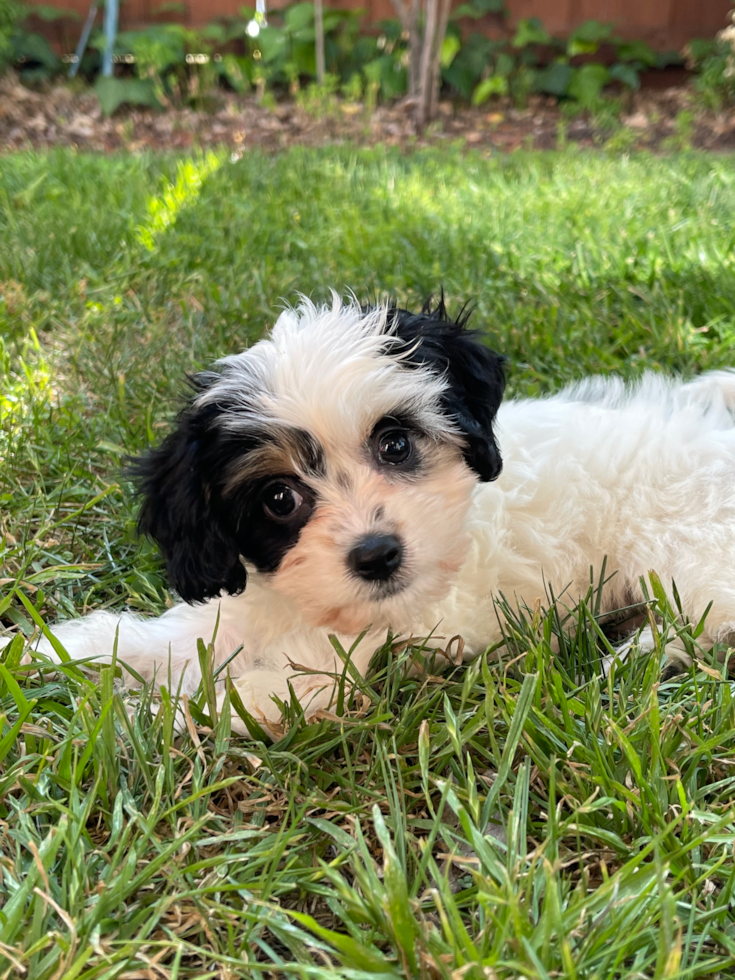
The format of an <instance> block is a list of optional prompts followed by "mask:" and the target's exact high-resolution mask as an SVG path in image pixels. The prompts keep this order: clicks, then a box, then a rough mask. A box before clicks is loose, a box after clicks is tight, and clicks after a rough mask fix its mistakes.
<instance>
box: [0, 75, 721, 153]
mask: <svg viewBox="0 0 735 980" xmlns="http://www.w3.org/2000/svg"><path fill="white" fill-rule="evenodd" d="M439 108H440V112H439V117H438V119H437V120H436V121H435V122H434V123H433V124H431V125H430V126H429V127H428V128H427V129H426V130H425V131H424V132H423V133H421V134H418V133H417V131H416V127H415V124H414V120H413V114H412V107H411V105H410V103H408V102H407V100H404V101H403V102H399V103H397V104H395V105H392V106H379V107H377V108H376V109H375V110H374V111H369V110H368V109H367V108H366V107H365V106H364V105H363V104H361V103H356V102H345V101H338V100H336V99H334V98H333V97H330V98H326V99H323V100H321V101H318V100H312V104H311V105H309V104H308V100H306V99H303V98H302V99H300V100H298V101H288V102H281V103H277V104H269V105H262V104H260V103H259V102H258V100H257V99H256V98H255V97H254V96H252V95H247V96H237V95H234V94H229V95H227V96H221V97H220V98H219V100H218V103H217V104H215V105H214V106H213V107H212V108H211V109H210V110H209V111H206V112H205V111H199V112H197V111H194V110H192V109H189V108H186V109H168V110H166V111H164V112H158V111H154V110H141V109H134V110H133V109H131V110H126V109H121V110H119V111H118V112H117V113H116V114H115V115H113V116H112V117H110V118H105V117H104V116H103V114H102V111H101V108H100V105H99V102H98V100H97V97H96V95H95V94H94V93H93V92H92V91H90V90H85V91H82V92H74V91H73V90H72V89H71V88H69V87H67V86H66V85H58V86H56V87H52V88H49V89H48V91H46V92H35V91H32V90H31V89H28V88H26V87H25V86H23V85H21V84H20V83H19V82H18V81H17V79H15V78H14V77H13V76H12V75H11V76H7V77H6V78H4V79H3V80H1V81H0V149H2V150H6V151H7V150H19V149H23V148H26V149H28V148H35V149H40V148H46V147H52V146H76V147H78V148H79V149H84V150H94V151H102V152H109V151H113V150H130V151H133V152H135V151H139V150H143V149H189V148H196V147H205V146H214V145H225V146H229V147H231V148H232V150H233V151H241V150H245V149H248V148H250V147H261V148H264V149H267V150H279V149H284V148H286V147H288V146H292V145H303V146H320V145H324V144H329V143H351V144H355V145H373V144H378V143H384V144H387V145H391V146H396V145H397V146H401V147H410V146H416V145H419V146H423V145H433V144H438V143H442V142H445V141H447V140H463V141H465V142H466V143H467V144H468V145H469V146H478V147H486V148H489V149H497V150H508V151H510V150H515V149H518V148H520V147H524V148H536V149H550V148H554V147H557V146H559V145H560V144H563V143H565V142H571V143H576V144H579V145H581V146H607V147H608V148H610V149H617V150H626V149H633V148H636V147H639V148H643V147H645V148H649V149H653V150H663V151H666V150H672V149H686V148H689V147H698V148H702V149H707V150H729V149H731V148H734V147H735V110H732V109H731V110H727V111H722V112H718V113H716V112H713V111H707V110H704V109H702V108H701V107H700V106H699V105H698V104H697V102H696V99H695V94H694V92H693V91H692V90H691V88H690V87H688V86H675V87H670V88H666V89H662V90H656V89H643V90H641V91H639V92H637V93H635V94H632V95H627V96H626V98H625V99H624V100H617V99H610V100H607V101H603V102H601V103H600V107H599V108H598V109H597V111H595V112H590V111H581V112H577V113H576V114H574V115H572V114H571V113H570V112H569V111H568V110H567V109H565V104H564V103H561V104H560V103H558V102H557V100H556V99H555V98H553V97H547V96H541V95H535V96H531V97H530V98H529V101H528V105H527V107H526V108H525V109H519V108H516V107H514V106H513V104H512V103H511V102H510V100H509V99H498V100H496V101H494V102H493V103H486V104H485V105H483V106H481V107H479V108H473V107H470V106H467V105H465V104H461V103H453V102H450V101H445V102H442V103H441V104H440V107H439Z"/></svg>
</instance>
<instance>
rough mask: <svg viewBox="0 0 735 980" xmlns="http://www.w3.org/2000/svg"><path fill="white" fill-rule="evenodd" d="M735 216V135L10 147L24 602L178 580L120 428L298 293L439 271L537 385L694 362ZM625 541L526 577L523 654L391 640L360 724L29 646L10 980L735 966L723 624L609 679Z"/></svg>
mask: <svg viewBox="0 0 735 980" xmlns="http://www.w3.org/2000/svg"><path fill="white" fill-rule="evenodd" d="M733 229H735V160H733V159H731V158H729V157H719V158H718V157H707V156H703V155H701V156H700V155H696V154H685V155H681V156H673V157H658V158H657V157H654V156H651V155H648V154H640V155H632V156H630V157H629V156H623V157H614V156H606V155H604V154H600V153H598V154H590V155H585V154H582V153H575V152H572V151H568V152H565V153H562V154H549V155H545V154H534V155H522V154H514V155H512V156H509V157H483V156H479V155H477V156H473V155H471V154H470V155H466V154H465V153H464V152H462V151H461V150H459V149H457V148H454V147H450V148H447V149H445V150H436V149H435V150H431V151H426V152H421V153H417V154H415V155H412V156H401V155H399V154H398V153H395V154H394V153H385V152H382V151H379V150H375V151H359V152H354V151H350V150H349V149H346V148H340V149H330V150H328V151H327V150H324V151H306V150H294V151H292V152H290V153H287V154H283V155H280V156H266V155H247V154H246V155H244V156H242V157H241V158H239V159H235V158H230V157H229V156H228V155H227V154H224V153H222V154H214V153H213V154H210V155H209V156H199V157H190V158H181V157H179V158H176V157H173V156H171V157H166V156H152V155H151V156H143V155H141V156H123V155H121V156H108V157H104V156H92V155H81V154H76V153H74V152H69V151H58V152H53V153H50V154H47V155H41V154H37V155H33V154H19V155H13V156H4V157H0V373H1V374H2V381H1V382H0V421H1V426H0V563H1V564H2V573H1V574H2V578H1V579H0V588H1V590H2V592H1V594H2V598H1V599H0V612H1V613H2V618H3V621H4V623H5V625H7V626H11V625H13V624H14V625H15V626H17V627H19V628H20V630H21V631H22V632H23V633H24V634H25V635H27V636H30V635H31V633H32V632H33V631H34V629H37V628H39V627H40V624H42V623H44V622H46V623H50V624H53V622H55V621H56V620H57V619H59V618H66V617H69V616H74V615H79V614H81V613H82V612H84V611H85V610H88V609H91V608H101V607H105V606H107V607H111V608H125V607H128V608H133V609H136V610H138V611H141V612H156V611H160V610H162V609H163V608H164V607H165V606H166V604H167V603H168V602H170V601H171V599H170V596H169V594H168V593H167V591H166V585H165V580H164V577H163V575H162V570H161V566H160V564H159V562H158V560H157V557H156V552H155V549H154V547H153V546H152V545H151V544H150V543H147V542H141V541H140V540H138V539H137V538H136V536H135V500H134V498H133V496H132V494H131V489H130V487H129V485H128V484H127V482H126V480H125V478H124V476H122V475H121V463H122V461H123V458H124V457H125V455H126V454H129V453H134V452H138V451H140V450H141V449H143V448H145V447H146V446H147V445H149V444H150V443H152V442H155V441H156V440H158V439H159V438H160V437H161V435H162V433H163V432H164V431H165V429H166V425H167V424H168V421H169V420H170V418H171V417H172V415H173V413H174V412H175V409H176V404H177V398H178V396H179V394H180V392H181V390H182V379H183V377H184V374H185V372H187V371H191V370H193V369H196V368H199V367H201V366H203V365H206V364H207V363H208V362H209V361H210V360H211V359H212V358H214V357H216V356H218V355H220V354H223V353H226V352H231V351H233V350H236V349H238V348H240V347H242V346H244V345H245V344H247V343H249V342H251V341H253V340H255V339H256V338H257V337H259V336H260V335H261V334H262V332H263V331H264V330H265V329H266V327H267V326H268V325H269V324H270V323H272V322H273V319H274V317H275V316H276V315H277V313H278V311H279V309H280V308H281V306H282V304H283V303H284V302H287V301H293V300H294V299H295V298H296V293H297V292H298V291H299V290H301V291H303V292H305V293H308V294H309V295H312V296H313V297H315V298H326V297H327V295H328V290H329V288H330V287H332V286H333V287H335V288H336V289H337V290H340V291H345V290H347V289H350V288H352V289H354V290H355V292H356V294H357V295H358V297H359V298H360V299H368V298H372V297H376V296H380V295H386V294H391V295H393V296H395V297H397V298H398V300H400V301H401V302H405V303H406V304H408V305H411V304H417V303H420V302H421V301H422V300H423V299H424V298H425V297H426V296H428V295H429V294H431V293H434V294H436V292H437V291H438V290H439V288H440V287H441V286H442V285H443V287H444V289H445V292H446V294H447V298H448V302H449V304H450V309H451V308H452V307H454V308H455V309H456V308H458V307H459V306H460V305H461V304H462V303H463V302H464V301H465V300H470V301H471V302H472V303H473V305H474V308H475V312H474V318H473V319H474V324H475V326H477V327H479V328H482V329H483V330H485V331H486V332H487V335H488V337H489V339H490V342H491V343H492V344H493V345H495V346H496V347H497V348H498V349H500V350H502V351H503V352H504V353H505V354H507V355H508V357H509V374H510V384H509V390H510V394H516V395H517V394H538V393H543V392H548V391H551V390H553V389H555V388H557V387H559V386H560V385H562V384H564V383H565V382H567V381H568V380H570V379H573V378H577V377H579V376H580V375H581V374H583V373H589V372H609V371H616V372H620V373H621V374H623V375H625V376H635V375H637V374H639V373H640V372H642V371H643V370H646V369H653V370H674V371H677V372H680V373H683V374H685V375H692V374H695V373H697V372H699V371H702V370H706V369H709V368H713V367H717V366H722V365H728V364H733V363H735V354H733V347H734V346H735V269H734V268H733V265H734V261H733V245H735V232H734V231H733ZM601 571H602V570H600V569H594V570H592V574H591V582H592V584H591V587H590V594H589V596H588V597H587V598H586V600H585V602H584V603H583V604H582V605H581V606H580V607H579V608H578V609H577V610H568V609H564V608H561V607H559V608H555V607H551V608H550V609H548V610H544V609H540V610H535V611H528V610H526V611H515V612H513V610H511V609H510V608H508V613H509V615H510V616H511V624H510V625H509V627H508V637H507V640H508V642H507V646H506V648H505V650H504V651H502V652H501V654H500V658H501V659H500V661H499V660H498V653H497V652H496V653H494V654H493V655H488V656H486V657H483V658H480V659H479V660H478V661H476V662H475V663H473V664H471V665H466V666H463V667H461V668H457V669H455V670H454V671H453V672H449V673H445V674H444V675H443V676H435V675H428V676H427V675H420V676H406V671H405V662H406V656H407V655H406V654H400V655H394V653H392V651H391V649H390V646H389V645H388V644H386V647H385V648H384V649H383V650H381V651H379V652H378V653H377V654H376V658H375V660H374V662H373V669H372V672H371V674H370V676H369V677H368V678H367V679H366V680H364V681H362V682H361V683H360V685H359V690H357V691H355V693H354V694H353V696H352V697H351V699H350V700H349V702H348V704H346V705H345V706H344V707H345V715H344V717H343V718H337V717H334V718H333V719H331V720H330V719H325V720H321V721H319V722H318V723H316V724H311V725H307V724H305V723H304V722H303V720H302V719H301V718H300V716H299V713H298V708H297V706H292V707H291V709H290V711H289V719H288V721H289V724H288V726H287V729H288V730H287V733H286V735H285V736H284V737H283V738H282V739H281V740H280V741H278V742H276V743H272V742H271V741H270V740H269V739H267V738H266V737H265V735H264V733H262V732H259V731H258V730H257V729H255V728H254V729H253V731H252V732H251V735H252V737H251V738H249V739H245V738H242V737H237V736H231V734H230V726H229V718H228V716H227V714H226V713H223V715H222V716H221V717H219V718H217V717H216V716H213V715H210V713H209V708H208V701H207V697H206V691H203V692H202V694H201V697H199V698H198V699H196V701H195V702H193V703H192V704H191V725H190V728H189V730H188V731H187V732H186V733H185V734H183V735H182V734H180V733H179V732H178V731H177V728H176V726H175V724H174V721H175V714H176V704H175V701H176V699H175V697H174V696H173V695H169V694H168V693H167V692H166V691H163V692H162V693H161V695H160V696H159V695H153V694H152V693H151V692H149V691H148V692H146V691H144V692H143V694H142V695H139V696H136V697H135V698H133V697H131V696H130V695H129V694H127V693H125V692H122V693H121V692H118V691H116V689H115V687H114V685H113V669H112V668H110V667H107V668H103V669H102V670H101V671H100V673H99V674H88V673H84V672H82V671H81V670H80V669H79V668H77V667H75V666H74V665H71V664H65V665H63V666H62V667H61V668H60V669H58V670H49V669H48V668H43V666H41V668H40V669H36V668H33V669H31V668H29V667H25V666H22V665H20V657H21V652H22V645H23V644H22V641H21V640H18V641H16V642H15V643H14V644H13V645H12V646H11V647H10V648H9V649H8V650H6V651H5V653H4V655H3V658H2V660H3V662H2V663H0V978H3V977H7V978H10V977H12V978H16V977H25V978H30V980H46V978H48V980H51V978H58V980H61V978H64V980H92V978H95V980H97V978H99V980H102V978H117V977H120V978H123V977H128V978H138V977H140V978H148V977H150V978H158V977H162V978H171V980H176V978H179V980H183V978H194V977H196V978H202V980H203V978H209V977H213V978H214V977H217V978H223V980H224V978H235V977H259V976H261V975H262V976H276V975H277V976H284V977H300V978H317V977H318V978H325V980H326V978H331V977H337V976H339V977H349V978H355V980H358V978H367V977H368V976H375V975H378V974H379V975H381V976H384V977H389V978H390V977H422V978H424V977H425V978H427V980H429V978H430V980H436V978H448V980H449V978H451V980H460V978H464V977H467V978H469V980H475V978H477V980H496V978H497V980H506V978H507V980H515V978H519V977H526V978H533V980H537V978H538V980H541V978H550V977H565V978H570V980H574V978H580V980H581V978H589V980H592V978H596V980H613V978H657V980H658V978H664V977H669V978H673V977H677V978H679V977H681V978H685V977H686V978H689V977H692V978H693V977H718V976H719V977H722V978H726V977H735V894H734V893H733V888H734V886H735V867H734V864H733V841H734V835H735V771H734V770H733V766H734V759H735V754H734V751H733V750H734V749H735V700H734V699H733V687H732V684H731V682H729V681H728V680H727V676H726V673H725V671H724V669H723V668H722V667H720V665H719V664H718V662H717V660H716V658H715V657H714V655H713V654H711V653H710V651H707V650H703V651H698V656H697V660H696V663H695V665H694V666H693V667H692V669H691V670H690V671H689V673H687V674H684V675H681V676H678V677H675V678H673V679H665V678H662V675H661V657H660V656H659V655H657V654H654V655H652V656H647V657H640V658H637V659H633V660H631V662H630V663H628V664H626V665H625V666H623V667H622V668H620V669H619V670H617V671H616V672H614V673H613V674H611V675H610V676H609V677H607V678H605V677H604V676H603V674H602V670H601V668H600V658H601V656H602V655H603V654H604V652H605V644H606V642H607V641H606V640H605V639H604V636H603V634H602V633H601V631H600V628H599V624H598V622H597V618H596V616H595V609H596V600H597V596H598V592H599V588H600V587H604V586H600V575H601ZM666 585H667V586H668V585H669V583H666ZM649 588H650V590H651V597H652V602H654V603H655V604H656V605H657V609H658V612H659V613H661V614H662V615H663V616H664V618H665V619H667V618H669V619H670V618H671V616H672V615H673V613H672V610H671V608H670V606H669V605H668V600H667V599H666V597H665V595H664V593H663V592H662V590H661V588H660V586H659V583H658V582H657V580H656V579H655V577H654V578H653V579H652V581H651V582H650V584H649ZM681 629H682V632H683V635H684V637H685V639H686V641H687V642H689V643H690V644H694V643H695V634H696V629H695V627H694V626H685V627H681ZM552 650H553V651H554V652H552Z"/></svg>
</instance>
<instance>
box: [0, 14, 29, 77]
mask: <svg viewBox="0 0 735 980" xmlns="http://www.w3.org/2000/svg"><path fill="white" fill-rule="evenodd" d="M25 16H26V8H25V5H24V4H22V3H20V2H19V0H3V2H2V3H0V72H2V71H4V70H5V69H6V68H8V67H10V65H12V64H13V61H14V48H13V35H14V34H15V32H16V30H17V28H18V25H19V23H20V21H21V20H23V18H24V17H25Z"/></svg>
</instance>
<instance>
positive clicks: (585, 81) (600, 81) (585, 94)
mask: <svg viewBox="0 0 735 980" xmlns="http://www.w3.org/2000/svg"><path fill="white" fill-rule="evenodd" d="M609 81H610V72H609V71H608V69H607V68H606V67H605V66H604V65H582V67H581V68H577V69H576V70H575V72H574V75H573V76H572V79H571V81H570V82H569V91H568V94H569V95H570V96H571V98H573V99H576V100H577V101H578V102H579V103H581V105H583V106H591V105H594V103H595V102H596V101H597V99H599V97H600V92H602V90H603V88H604V87H605V85H606V84H607V83H608V82H609Z"/></svg>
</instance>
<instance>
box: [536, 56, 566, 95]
mask: <svg viewBox="0 0 735 980" xmlns="http://www.w3.org/2000/svg"><path fill="white" fill-rule="evenodd" d="M574 72H575V69H574V68H572V66H571V65H570V64H568V63H567V62H565V61H553V62H552V63H551V64H550V65H547V67H546V68H544V69H543V70H542V71H540V72H538V74H537V75H536V88H537V89H538V91H539V92H546V93H548V94H549V95H556V96H562V95H566V94H567V92H568V91H569V83H570V82H571V80H572V77H573V76H574Z"/></svg>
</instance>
